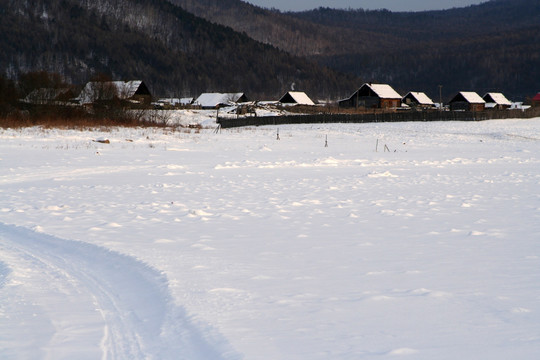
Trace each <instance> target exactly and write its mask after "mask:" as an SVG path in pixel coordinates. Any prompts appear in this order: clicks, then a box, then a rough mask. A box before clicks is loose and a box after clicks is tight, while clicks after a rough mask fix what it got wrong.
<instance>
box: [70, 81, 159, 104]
mask: <svg viewBox="0 0 540 360" xmlns="http://www.w3.org/2000/svg"><path fill="white" fill-rule="evenodd" d="M115 99H119V100H124V101H128V102H132V103H147V104H149V103H150V102H151V100H152V94H151V93H150V90H148V87H147V86H146V84H145V83H144V82H143V81H142V80H129V81H91V82H89V83H87V84H86V85H85V87H84V88H83V89H82V91H81V93H80V94H79V96H78V97H77V98H76V99H75V100H76V101H77V102H78V103H80V104H82V105H86V104H93V103H96V102H102V101H111V100H115Z"/></svg>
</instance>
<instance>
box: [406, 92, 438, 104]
mask: <svg viewBox="0 0 540 360" xmlns="http://www.w3.org/2000/svg"><path fill="white" fill-rule="evenodd" d="M409 95H411V96H412V97H414V98H415V99H416V101H417V102H418V103H419V104H421V105H435V103H434V102H433V100H431V99H430V98H429V96H427V95H426V94H425V93H423V92H416V91H411V92H409V93H408V94H407V95H405V96H404V98H406V97H408V96H409Z"/></svg>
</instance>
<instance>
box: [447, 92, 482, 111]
mask: <svg viewBox="0 0 540 360" xmlns="http://www.w3.org/2000/svg"><path fill="white" fill-rule="evenodd" d="M449 105H450V110H452V111H484V110H485V107H486V102H485V101H484V99H482V98H481V97H480V95H478V94H477V93H475V92H473V91H461V92H459V93H458V94H457V95H456V96H454V97H453V98H452V100H450V102H449Z"/></svg>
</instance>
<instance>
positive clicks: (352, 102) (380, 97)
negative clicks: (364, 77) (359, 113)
mask: <svg viewBox="0 0 540 360" xmlns="http://www.w3.org/2000/svg"><path fill="white" fill-rule="evenodd" d="M401 99H402V96H401V95H399V93H398V92H397V91H395V90H394V89H393V88H392V87H391V86H390V85H387V84H372V83H366V84H364V85H362V86H361V87H360V89H358V90H357V91H355V92H354V93H353V94H352V95H351V96H350V97H349V98H348V99H344V100H340V101H339V102H338V103H339V107H343V108H366V109H391V108H398V107H400V106H401Z"/></svg>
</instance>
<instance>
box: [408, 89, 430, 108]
mask: <svg viewBox="0 0 540 360" xmlns="http://www.w3.org/2000/svg"><path fill="white" fill-rule="evenodd" d="M401 102H402V103H403V104H405V105H407V106H409V107H410V108H412V109H417V110H420V109H422V110H427V109H433V108H435V103H434V102H433V100H431V99H430V98H429V96H427V95H426V94H425V93H423V92H416V91H411V92H409V93H408V94H407V95H405V96H404V97H403V99H402V100H401Z"/></svg>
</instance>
